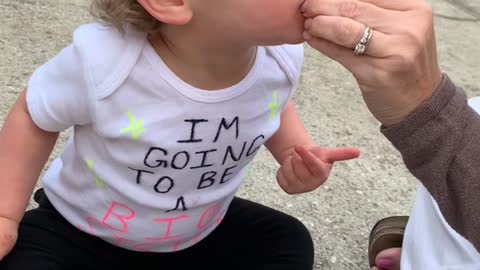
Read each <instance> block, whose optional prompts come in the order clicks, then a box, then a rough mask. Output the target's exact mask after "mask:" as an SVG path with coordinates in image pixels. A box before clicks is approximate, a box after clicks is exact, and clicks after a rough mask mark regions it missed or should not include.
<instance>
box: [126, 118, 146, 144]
mask: <svg viewBox="0 0 480 270" xmlns="http://www.w3.org/2000/svg"><path fill="white" fill-rule="evenodd" d="M127 116H128V121H129V125H128V127H126V128H124V129H122V130H121V131H120V134H126V133H130V134H131V135H132V139H134V140H135V141H137V140H138V139H139V138H140V135H142V133H143V132H144V131H145V129H144V128H143V123H144V121H143V120H137V119H135V117H134V116H133V114H132V113H131V112H128V113H127Z"/></svg>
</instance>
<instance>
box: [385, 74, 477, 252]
mask: <svg viewBox="0 0 480 270" xmlns="http://www.w3.org/2000/svg"><path fill="white" fill-rule="evenodd" d="M381 131H382V133H383V134H384V135H385V136H386V137H387V138H388V139H389V140H390V142H391V143H392V144H393V145H394V146H395V147H396V148H397V149H398V150H399V151H400V153H401V154H402V157H403V159H404V162H405V164H406V166H407V168H408V169H409V170H410V172H411V173H412V174H413V175H415V177H416V178H418V179H419V180H420V181H421V182H422V183H423V185H424V186H425V187H426V188H427V190H428V191H429V192H430V194H431V195H432V197H433V198H434V199H435V200H436V202H437V203H438V205H439V207H440V211H441V212H442V214H443V216H444V218H445V219H446V221H447V222H448V223H449V224H450V226H451V227H452V228H453V229H454V230H455V231H457V232H458V233H459V234H461V235H462V236H463V237H465V238H466V239H467V240H468V241H470V242H471V243H472V244H473V245H474V246H475V248H476V249H477V251H479V252H480V232H479V230H480V116H479V114H477V113H476V112H475V111H474V110H473V109H471V108H470V107H469V106H468V103H467V98H466V96H465V94H464V92H463V91H462V90H461V89H460V88H457V87H456V86H455V85H454V84H453V83H452V81H451V80H450V79H449V78H448V76H447V75H444V78H443V81H442V83H441V85H440V86H439V88H438V89H437V91H436V93H435V95H434V96H433V97H432V98H431V99H430V100H429V101H427V102H426V103H425V104H423V105H422V106H421V107H420V108H419V109H417V111H415V112H414V113H412V114H411V115H410V116H409V117H408V118H407V119H405V120H404V121H403V122H401V123H400V124H398V125H396V126H394V127H388V128H385V127H382V128H381Z"/></svg>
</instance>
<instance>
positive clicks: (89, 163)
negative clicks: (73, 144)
mask: <svg viewBox="0 0 480 270" xmlns="http://www.w3.org/2000/svg"><path fill="white" fill-rule="evenodd" d="M85 164H86V165H87V168H88V171H89V172H90V173H91V174H92V175H93V177H95V184H97V187H99V188H103V186H104V184H103V179H102V178H100V176H98V175H97V173H96V172H95V170H94V169H93V165H94V161H93V160H90V159H88V160H85Z"/></svg>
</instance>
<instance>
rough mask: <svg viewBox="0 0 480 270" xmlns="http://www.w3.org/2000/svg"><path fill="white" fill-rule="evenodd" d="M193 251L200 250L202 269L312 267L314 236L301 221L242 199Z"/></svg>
mask: <svg viewBox="0 0 480 270" xmlns="http://www.w3.org/2000/svg"><path fill="white" fill-rule="evenodd" d="M194 250H196V251H194ZM190 253H194V254H195V253H201V254H200V258H202V259H203V263H201V266H199V267H200V269H238V270H245V269H249V270H273V269H275V270H312V268H313V259H314V250H313V241H312V238H311V236H310V233H309V231H308V230H307V228H306V227H305V226H304V225H303V224H302V223H301V222H300V221H298V220H297V219H295V218H293V217H291V216H288V215H286V214H284V213H282V212H279V211H276V210H274V209H271V208H268V207H266V206H263V205H260V204H257V203H254V202H251V201H247V200H243V199H239V198H235V199H234V201H233V202H232V205H231V206H230V209H229V211H228V212H227V215H226V216H225V219H224V220H223V222H222V224H221V225H220V226H219V227H218V228H217V230H216V231H214V232H213V233H212V235H210V236H209V237H207V238H206V239H205V240H204V241H201V242H200V243H199V244H198V246H196V247H194V248H193V249H192V250H190ZM202 259H200V261H201V260H202ZM197 265H198V264H197ZM204 267H205V268H204Z"/></svg>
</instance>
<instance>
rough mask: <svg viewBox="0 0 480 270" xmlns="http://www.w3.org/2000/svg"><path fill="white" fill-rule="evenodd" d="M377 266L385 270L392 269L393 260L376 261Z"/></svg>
mask: <svg viewBox="0 0 480 270" xmlns="http://www.w3.org/2000/svg"><path fill="white" fill-rule="evenodd" d="M377 266H378V267H380V268H382V269H385V270H391V269H393V260H391V259H381V260H379V261H378V263H377Z"/></svg>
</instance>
